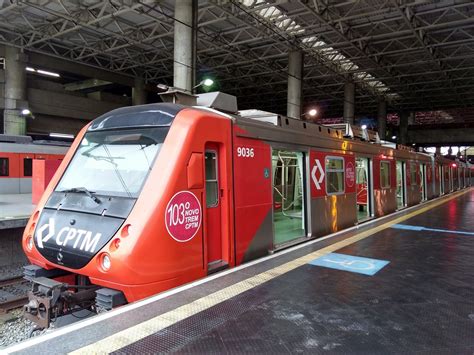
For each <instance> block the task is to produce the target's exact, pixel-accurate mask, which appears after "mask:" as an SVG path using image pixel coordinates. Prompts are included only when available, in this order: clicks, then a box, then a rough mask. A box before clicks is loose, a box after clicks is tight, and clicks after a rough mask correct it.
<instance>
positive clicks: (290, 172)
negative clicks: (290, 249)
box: [272, 149, 306, 248]
mask: <svg viewBox="0 0 474 355" xmlns="http://www.w3.org/2000/svg"><path fill="white" fill-rule="evenodd" d="M303 162H304V154H303V153H302V152H297V151H289V150H280V149H273V151H272V171H273V230H274V235H273V245H274V247H275V248H278V247H279V246H282V245H284V244H287V243H291V242H292V241H294V240H296V239H299V238H302V237H305V236H306V224H305V215H306V211H305V208H304V197H303V196H304V186H305V184H304V171H303Z"/></svg>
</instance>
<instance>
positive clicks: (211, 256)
mask: <svg viewBox="0 0 474 355" xmlns="http://www.w3.org/2000/svg"><path fill="white" fill-rule="evenodd" d="M218 151H219V150H218V146H217V145H207V146H206V152H205V179H206V216H207V217H206V224H207V262H208V271H211V272H212V271H214V270H215V269H219V268H220V267H221V266H222V263H223V262H222V235H221V234H222V233H221V222H222V221H221V203H220V202H221V201H220V199H221V194H220V184H219V171H220V169H219V156H218Z"/></svg>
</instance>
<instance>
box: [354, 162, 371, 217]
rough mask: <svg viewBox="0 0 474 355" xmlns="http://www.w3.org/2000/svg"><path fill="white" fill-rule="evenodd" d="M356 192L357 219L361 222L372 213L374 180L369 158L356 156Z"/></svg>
mask: <svg viewBox="0 0 474 355" xmlns="http://www.w3.org/2000/svg"><path fill="white" fill-rule="evenodd" d="M356 193H357V198H356V205H357V221H359V222H360V221H363V220H365V219H367V218H370V217H371V215H372V198H371V194H372V181H371V178H370V159H369V158H356Z"/></svg>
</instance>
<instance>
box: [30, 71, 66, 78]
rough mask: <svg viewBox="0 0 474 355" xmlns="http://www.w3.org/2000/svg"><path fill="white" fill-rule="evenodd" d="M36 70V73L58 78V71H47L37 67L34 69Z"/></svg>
mask: <svg viewBox="0 0 474 355" xmlns="http://www.w3.org/2000/svg"><path fill="white" fill-rule="evenodd" d="M36 72H37V73H38V74H43V75H47V76H53V77H55V78H59V77H60V76H61V75H59V74H58V73H53V72H51V71H47V70H42V69H38V70H36Z"/></svg>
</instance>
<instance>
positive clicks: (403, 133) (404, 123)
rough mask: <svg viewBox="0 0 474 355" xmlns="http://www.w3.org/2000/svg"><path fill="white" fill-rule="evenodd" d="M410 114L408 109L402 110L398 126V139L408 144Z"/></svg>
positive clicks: (401, 142)
mask: <svg viewBox="0 0 474 355" xmlns="http://www.w3.org/2000/svg"><path fill="white" fill-rule="evenodd" d="M408 116H409V113H408V112H407V111H402V112H400V124H399V126H398V141H399V142H400V144H403V145H406V144H407V141H408Z"/></svg>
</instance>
